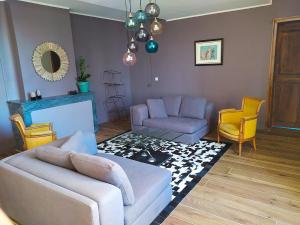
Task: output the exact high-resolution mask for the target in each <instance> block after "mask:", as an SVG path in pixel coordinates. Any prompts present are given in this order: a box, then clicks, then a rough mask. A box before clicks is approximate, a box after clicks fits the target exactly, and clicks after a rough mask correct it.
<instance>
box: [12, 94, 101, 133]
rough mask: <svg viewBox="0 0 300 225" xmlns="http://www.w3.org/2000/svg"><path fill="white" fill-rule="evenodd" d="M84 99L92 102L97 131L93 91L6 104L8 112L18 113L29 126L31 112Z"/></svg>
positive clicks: (95, 124)
mask: <svg viewBox="0 0 300 225" xmlns="http://www.w3.org/2000/svg"><path fill="white" fill-rule="evenodd" d="M84 101H91V102H92V110H93V120H94V121H93V122H94V131H95V132H97V131H98V130H99V126H98V119H97V112H96V101H95V96H94V94H93V93H91V92H88V93H79V94H76V95H62V96H54V97H46V98H43V99H40V100H36V101H29V100H25V101H21V100H15V101H8V106H9V110H10V114H15V113H19V114H20V115H21V116H22V117H23V119H24V122H25V125H26V126H30V125H31V124H32V115H31V114H32V112H34V111H37V110H42V109H47V108H52V107H57V106H63V105H68V104H72V103H79V102H84Z"/></svg>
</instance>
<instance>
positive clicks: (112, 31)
mask: <svg viewBox="0 0 300 225" xmlns="http://www.w3.org/2000/svg"><path fill="white" fill-rule="evenodd" d="M71 24H72V32H73V40H74V48H75V56H76V59H77V60H78V58H79V56H84V58H85V59H86V62H87V64H88V65H89V67H88V72H89V73H90V74H91V75H92V77H91V90H92V91H93V92H94V93H95V94H96V102H97V113H98V118H99V123H103V122H106V121H107V120H108V115H107V110H106V108H105V106H104V104H103V103H104V100H105V88H104V85H103V71H104V70H109V69H113V70H117V71H121V72H122V80H123V82H124V83H125V86H124V87H125V94H126V97H127V99H128V102H127V104H128V105H130V104H131V89H130V76H129V68H128V67H127V66H124V65H123V63H122V56H123V54H124V52H125V51H126V31H125V28H124V26H123V23H120V22H115V21H110V20H105V19H98V18H93V17H87V16H79V15H71Z"/></svg>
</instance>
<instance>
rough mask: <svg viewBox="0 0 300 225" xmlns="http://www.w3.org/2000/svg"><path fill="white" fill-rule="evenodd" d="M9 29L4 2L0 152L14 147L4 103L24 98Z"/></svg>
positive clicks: (0, 43) (1, 14)
mask: <svg viewBox="0 0 300 225" xmlns="http://www.w3.org/2000/svg"><path fill="white" fill-rule="evenodd" d="M11 28H12V26H11V19H10V15H9V11H8V10H7V5H6V4H5V2H0V49H1V51H0V146H1V147H2V148H1V149H0V151H1V150H6V148H11V147H12V146H13V145H14V138H13V136H12V128H11V125H10V121H9V119H8V117H9V112H8V108H7V104H6V102H7V100H11V99H20V98H24V95H23V93H24V91H23V88H22V80H21V78H20V77H19V76H18V75H17V74H19V71H20V66H19V64H18V60H16V58H17V51H16V42H15V39H14V33H13V30H12V29H11ZM3 148H4V149H3Z"/></svg>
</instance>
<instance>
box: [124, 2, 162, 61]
mask: <svg viewBox="0 0 300 225" xmlns="http://www.w3.org/2000/svg"><path fill="white" fill-rule="evenodd" d="M127 1H128V2H129V11H128V8H127ZM125 9H126V19H125V27H126V32H127V41H128V44H127V51H126V52H125V53H124V55H123V63H124V64H125V65H127V66H133V65H135V64H136V55H135V53H136V52H137V51H138V44H137V42H140V43H144V44H145V49H146V52H147V53H151V54H153V53H156V52H157V51H158V42H157V41H155V40H154V38H153V35H159V34H161V33H162V30H163V29H162V24H161V22H160V21H161V19H159V18H158V16H159V14H160V8H159V6H158V5H157V4H156V0H149V3H148V4H147V5H146V7H145V9H144V10H143V9H142V0H140V7H139V10H138V11H137V12H136V13H133V12H132V5H131V0H125ZM146 25H147V26H150V27H146ZM150 38H151V39H150ZM149 39H150V40H149ZM129 40H130V41H129ZM136 41H137V42H136Z"/></svg>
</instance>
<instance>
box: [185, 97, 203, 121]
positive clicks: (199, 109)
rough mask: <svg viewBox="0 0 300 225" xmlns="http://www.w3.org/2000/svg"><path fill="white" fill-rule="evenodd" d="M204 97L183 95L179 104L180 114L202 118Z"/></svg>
mask: <svg viewBox="0 0 300 225" xmlns="http://www.w3.org/2000/svg"><path fill="white" fill-rule="evenodd" d="M206 103H207V101H206V99H205V98H201V97H191V96H186V97H183V99H182V102H181V106H180V116H181V117H189V118H196V119H204V117H205V108H206Z"/></svg>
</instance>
